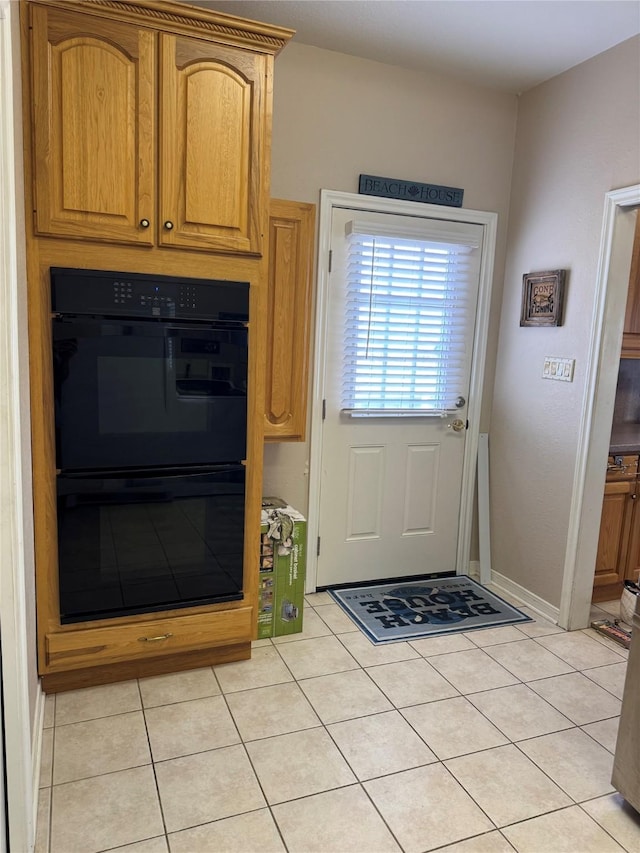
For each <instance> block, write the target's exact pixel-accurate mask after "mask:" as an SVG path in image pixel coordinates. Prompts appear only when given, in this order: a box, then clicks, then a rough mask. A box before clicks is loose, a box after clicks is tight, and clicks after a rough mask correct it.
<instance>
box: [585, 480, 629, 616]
mask: <svg viewBox="0 0 640 853" xmlns="http://www.w3.org/2000/svg"><path fill="white" fill-rule="evenodd" d="M634 493H635V480H632V481H621V482H608V483H606V484H605V490H604V501H603V504H602V518H601V521H600V539H599V541H598V553H597V556H596V573H595V577H594V593H597V590H598V587H612V585H613V584H616V585H619V586H620V588H621V587H622V581H623V580H624V573H625V567H626V562H627V550H628V546H629V534H630V530H631V519H632V515H633V510H634V504H635V501H634V500H633V499H632V497H631V495H632V494H634ZM612 597H614V596H612ZM600 600H602V599H600Z"/></svg>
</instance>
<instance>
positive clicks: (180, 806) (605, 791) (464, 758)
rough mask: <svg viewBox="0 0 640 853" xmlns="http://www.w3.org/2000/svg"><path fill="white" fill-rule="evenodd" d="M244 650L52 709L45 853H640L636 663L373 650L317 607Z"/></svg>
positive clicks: (519, 647) (609, 610)
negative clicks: (622, 745) (632, 783)
mask: <svg viewBox="0 0 640 853" xmlns="http://www.w3.org/2000/svg"><path fill="white" fill-rule="evenodd" d="M615 606H616V605H615V603H607V604H605V605H601V607H602V609H600V608H598V609H595V610H594V618H610V617H611V615H612V614H614V615H615ZM523 609H525V610H526V608H523ZM254 646H255V648H254V650H253V655H252V659H251V660H250V661H243V662H239V663H232V664H226V665H224V666H217V667H213V668H207V669H201V670H196V671H192V672H182V673H176V674H173V675H167V676H159V677H156V678H147V679H140V680H139V681H130V682H126V683H122V684H114V685H107V686H103V687H94V688H87V689H85V690H77V691H71V692H68V693H61V694H58V695H57V696H54V695H51V696H47V698H46V713H45V730H44V740H43V754H42V768H41V791H40V802H39V812H38V830H37V842H36V850H37V853H89V851H91V852H92V853H97V851H105V850H120V851H122V853H124V851H127V853H168V851H171V853H254V851H255V853H277V851H289V853H313V851H317V853H348V851H355V852H356V853H386V851H404V853H425V852H426V851H431V850H436V849H437V850H439V851H441V853H454V851H455V853H505V851H514V850H516V851H519V853H592V851H593V853H609V851H611V853H613V851H627V853H638V851H640V816H639V815H638V814H637V813H636V812H635V811H634V810H633V809H631V808H630V807H629V806H628V805H627V804H626V803H625V802H624V801H623V800H622V798H621V797H620V795H619V794H617V793H616V792H615V791H614V790H613V788H612V786H611V782H610V779H611V768H612V762H613V752H614V750H615V739H616V731H617V724H618V715H619V713H620V699H621V697H622V687H623V683H624V675H625V668H626V659H627V657H628V653H627V652H626V651H625V650H624V649H623V648H622V647H621V646H619V645H616V644H615V643H612V642H610V641H609V640H607V639H605V638H603V637H601V636H600V635H599V634H597V633H596V632H594V631H592V630H591V629H587V630H584V631H576V632H572V633H565V632H564V631H562V630H561V629H559V628H557V627H556V626H554V625H552V624H550V623H548V622H545V621H544V620H540V619H538V620H536V621H534V622H528V623H520V624H518V625H517V626H508V627H506V626H505V627H502V628H495V629H488V630H484V631H471V632H469V633H467V634H452V635H449V636H445V637H439V638H434V639H426V640H419V641H415V642H413V643H394V644H392V645H388V646H373V645H372V644H371V643H370V642H369V641H368V640H367V639H366V638H365V637H364V636H363V635H362V634H360V633H359V632H358V631H357V630H355V628H354V625H353V624H352V622H351V621H350V620H349V619H348V618H347V617H346V616H345V615H344V614H343V613H342V611H341V610H339V609H338V608H337V606H336V605H335V604H334V603H333V602H332V599H331V598H330V597H329V595H328V594H327V593H318V594H315V595H311V596H308V597H307V607H306V610H305V625H304V632H303V633H302V634H297V635H293V636H291V637H280V638H275V639H274V640H273V641H272V640H261V641H258V642H257V643H255V644H254Z"/></svg>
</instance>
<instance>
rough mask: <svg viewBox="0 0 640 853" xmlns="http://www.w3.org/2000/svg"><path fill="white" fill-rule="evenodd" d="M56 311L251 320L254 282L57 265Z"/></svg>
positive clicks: (53, 294) (53, 277)
mask: <svg viewBox="0 0 640 853" xmlns="http://www.w3.org/2000/svg"><path fill="white" fill-rule="evenodd" d="M51 307H52V309H53V311H54V312H55V313H58V314H84V315H94V314H97V315H104V316H119V317H131V318H136V317H147V318H151V319H159V320H173V319H184V320H188V319H191V320H218V321H237V322H246V321H247V320H248V319H249V284H248V282H242V281H221V280H217V279H191V278H179V277H174V276H160V275H150V274H141V273H121V272H106V271H103V270H79V269H71V268H63V267H52V268H51Z"/></svg>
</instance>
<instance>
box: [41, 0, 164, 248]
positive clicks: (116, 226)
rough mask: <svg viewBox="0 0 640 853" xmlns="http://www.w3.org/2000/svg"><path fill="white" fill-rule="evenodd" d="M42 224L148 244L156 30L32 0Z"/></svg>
mask: <svg viewBox="0 0 640 853" xmlns="http://www.w3.org/2000/svg"><path fill="white" fill-rule="evenodd" d="M32 15H33V17H32V24H33V36H32V49H33V90H34V100H35V104H36V106H35V108H34V142H35V170H34V171H35V174H34V180H35V188H34V189H35V198H36V230H37V232H38V233H40V234H51V235H56V236H61V237H72V238H75V239H77V238H83V237H85V238H91V239H96V240H104V241H109V242H123V243H142V244H147V245H149V244H151V242H152V233H151V231H152V229H151V228H143V227H141V225H140V221H141V220H143V219H146V220H148V221H149V222H151V221H152V218H153V198H154V196H155V189H154V184H155V179H154V174H155V163H154V148H155V141H154V95H153V91H154V85H153V77H154V69H155V36H154V34H153V33H151V32H149V31H146V30H138V29H136V28H132V27H128V26H126V25H122V24H119V23H117V22H112V21H105V20H104V19H93V18H91V17H88V16H86V15H78V14H73V13H72V12H66V11H61V10H58V9H47V8H44V7H37V6H35V7H33V8H32Z"/></svg>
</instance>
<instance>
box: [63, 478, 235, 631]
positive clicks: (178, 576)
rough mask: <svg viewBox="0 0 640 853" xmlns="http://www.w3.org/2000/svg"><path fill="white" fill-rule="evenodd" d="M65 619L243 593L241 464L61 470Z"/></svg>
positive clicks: (228, 598)
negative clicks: (81, 471) (176, 468)
mask: <svg viewBox="0 0 640 853" xmlns="http://www.w3.org/2000/svg"><path fill="white" fill-rule="evenodd" d="M57 495H58V557H59V579H60V618H61V622H62V623H63V624H64V623H70V622H83V621H89V620H93V619H106V618H110V617H116V616H128V615H131V614H135V613H149V612H153V611H159V610H172V609H176V608H183V607H196V606H198V605H203V604H214V603H218V602H223V601H233V600H239V599H241V598H242V578H243V550H244V495H245V469H244V466H243V465H240V464H237V465H220V466H215V467H212V468H208V469H206V470H205V469H202V470H192V471H171V470H150V471H138V472H131V471H127V472H120V473H119V472H113V473H110V474H108V475H107V474H104V473H100V474H95V475H94V474H82V475H67V476H65V475H60V476H59V477H58V479H57Z"/></svg>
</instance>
